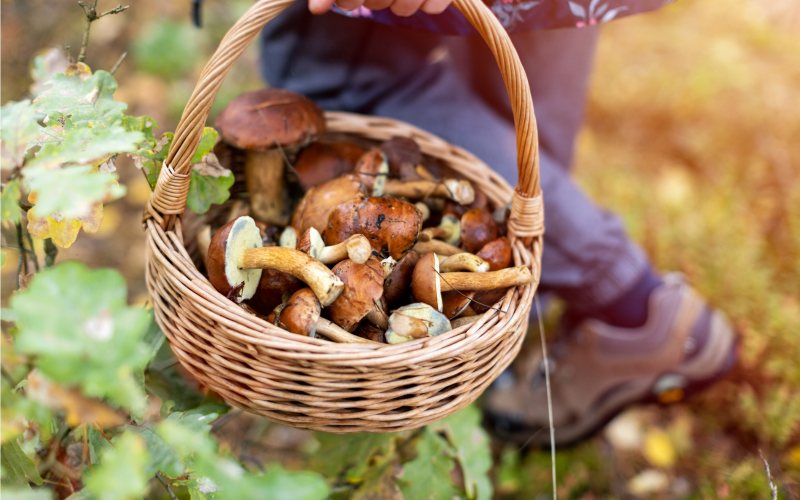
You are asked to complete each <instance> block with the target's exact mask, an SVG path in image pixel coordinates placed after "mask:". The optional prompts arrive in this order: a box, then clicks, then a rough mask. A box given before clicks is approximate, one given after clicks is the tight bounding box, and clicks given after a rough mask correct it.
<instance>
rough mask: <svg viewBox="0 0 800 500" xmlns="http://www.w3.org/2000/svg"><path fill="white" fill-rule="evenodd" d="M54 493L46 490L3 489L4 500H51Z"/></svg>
mask: <svg viewBox="0 0 800 500" xmlns="http://www.w3.org/2000/svg"><path fill="white" fill-rule="evenodd" d="M52 498H53V492H52V491H51V490H48V489H46V488H35V489H31V488H6V487H3V500H51V499H52Z"/></svg>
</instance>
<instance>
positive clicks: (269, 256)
mask: <svg viewBox="0 0 800 500" xmlns="http://www.w3.org/2000/svg"><path fill="white" fill-rule="evenodd" d="M265 268H269V269H275V270H277V271H281V272H284V273H286V274H289V275H291V276H294V277H295V278H297V279H299V280H301V281H303V282H305V283H306V284H307V285H308V286H309V287H311V289H312V290H313V291H314V294H315V295H316V296H317V298H318V299H319V301H320V302H321V303H322V305H324V306H328V305H330V304H331V302H333V301H334V300H336V298H337V297H338V296H339V294H340V293H341V292H342V288H344V284H343V283H342V282H341V280H339V278H337V277H336V275H334V274H333V273H332V272H331V270H330V269H328V268H327V267H325V265H324V264H322V263H321V262H319V261H317V260H315V259H313V258H312V257H310V256H309V255H307V254H305V253H303V252H300V251H299V250H295V249H292V248H282V247H262V246H261V234H260V233H259V231H258V227H256V224H255V221H254V220H253V219H252V218H250V217H247V216H243V217H239V218H238V219H234V220H233V221H231V222H229V223H228V224H225V225H224V226H222V227H221V228H220V229H219V230H217V232H215V233H214V236H212V238H211V244H210V245H209V248H208V279H209V281H211V284H212V285H213V286H214V288H216V289H217V290H218V291H219V292H220V293H223V294H225V295H226V296H230V297H231V298H232V299H233V300H235V301H236V302H241V301H242V300H245V299H249V298H251V297H253V295H255V293H256V289H257V288H258V284H259V281H260V278H261V275H262V269H265Z"/></svg>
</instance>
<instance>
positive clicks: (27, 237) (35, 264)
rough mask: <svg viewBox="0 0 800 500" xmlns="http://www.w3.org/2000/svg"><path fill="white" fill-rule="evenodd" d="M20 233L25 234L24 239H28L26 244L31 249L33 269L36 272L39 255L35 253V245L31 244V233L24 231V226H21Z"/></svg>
mask: <svg viewBox="0 0 800 500" xmlns="http://www.w3.org/2000/svg"><path fill="white" fill-rule="evenodd" d="M22 233H23V234H24V235H25V239H26V240H28V246H29V247H30V249H31V254H32V255H31V260H33V269H34V271H36V272H37V273H38V272H39V256H38V255H36V247H34V246H33V238H31V233H30V232H29V231H26V230H25V228H22Z"/></svg>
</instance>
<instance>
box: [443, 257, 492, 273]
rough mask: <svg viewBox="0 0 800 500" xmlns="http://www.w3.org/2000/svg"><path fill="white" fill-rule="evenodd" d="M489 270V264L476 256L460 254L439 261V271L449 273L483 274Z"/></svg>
mask: <svg viewBox="0 0 800 500" xmlns="http://www.w3.org/2000/svg"><path fill="white" fill-rule="evenodd" d="M488 270H489V263H488V262H486V261H485V260H483V259H481V258H480V257H478V256H477V255H474V254H471V253H468V252H461V253H457V254H455V255H450V256H445V257H442V258H441V259H439V271H441V272H443V273H450V272H455V271H469V272H473V273H485V272H486V271H488Z"/></svg>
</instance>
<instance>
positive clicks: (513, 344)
mask: <svg viewBox="0 0 800 500" xmlns="http://www.w3.org/2000/svg"><path fill="white" fill-rule="evenodd" d="M290 3H291V0H261V1H260V2H258V3H256V4H254V5H253V6H252V7H251V8H250V10H248V11H247V12H246V13H245V14H244V15H243V16H242V18H241V19H240V20H239V21H238V22H237V23H236V24H235V25H234V26H233V28H231V30H230V31H229V32H228V34H227V35H226V36H225V38H224V39H223V40H222V42H221V44H220V47H219V48H218V49H217V52H216V53H215V54H214V56H212V58H211V59H210V61H209V62H208V64H207V65H206V67H205V69H204V70H203V73H202V74H201V77H200V81H199V83H198V84H197V87H196V88H195V91H194V93H193V94H192V96H191V98H190V100H189V102H188V104H187V106H186V108H185V110H184V114H183V117H182V119H181V121H180V123H179V125H178V128H177V130H176V133H175V139H174V142H173V146H172V148H171V150H170V154H169V157H168V158H167V161H166V162H165V165H164V167H163V168H162V171H161V175H160V177H159V180H158V183H157V185H156V188H155V190H154V192H153V195H152V197H151V199H150V201H149V203H148V205H147V207H146V210H145V229H146V233H147V256H146V258H147V267H146V273H147V275H146V278H147V284H148V288H149V291H150V294H151V296H152V299H153V305H154V309H155V315H156V320H157V322H158V324H159V325H160V326H161V328H162V330H163V331H164V333H165V334H166V336H167V338H168V340H169V342H170V345H171V347H172V349H173V351H174V352H175V355H176V357H177V359H178V361H179V362H180V363H181V365H182V366H183V367H185V368H186V369H187V370H188V371H189V372H190V373H191V374H192V375H193V376H194V377H196V378H197V380H198V381H200V382H201V383H202V384H204V385H206V386H208V387H209V388H210V389H211V390H213V391H215V392H216V393H218V394H219V395H220V396H222V397H223V398H224V399H225V401H227V402H228V403H229V404H231V405H232V406H236V407H239V408H242V409H244V410H246V411H249V412H252V413H256V414H260V415H263V416H265V417H267V418H269V419H271V420H273V421H277V422H281V423H284V424H287V425H292V426H295V427H302V428H308V429H314V430H320V431H328V432H356V431H369V432H393V431H400V430H405V429H413V428H417V427H420V426H423V425H426V424H428V423H431V422H434V421H436V420H439V419H441V418H443V417H445V416H447V415H449V414H450V413H453V412H455V411H457V410H459V409H461V408H463V407H464V406H466V405H468V404H469V403H471V402H473V401H474V400H475V399H477V398H478V396H480V394H481V393H482V392H483V391H484V390H485V389H486V388H487V387H488V385H489V384H490V383H491V382H492V381H493V380H494V379H495V378H496V377H497V376H498V375H499V374H500V373H501V372H502V371H503V370H504V369H505V368H506V367H507V366H508V365H509V364H510V363H511V361H512V360H513V359H514V357H515V356H516V354H517V352H518V351H519V348H520V346H521V344H522V340H523V338H524V336H525V332H526V329H527V321H528V314H529V311H530V307H531V302H532V300H533V295H534V292H535V290H536V287H537V285H538V282H539V277H540V262H541V253H542V233H543V227H544V226H543V213H542V198H541V192H540V188H539V176H538V173H539V171H538V161H537V160H538V155H537V147H536V144H537V135H536V124H535V120H534V117H533V106H532V103H531V99H530V90H529V88H528V81H527V78H526V77H525V74H524V71H523V70H522V66H521V64H520V62H519V58H518V57H517V54H516V52H515V51H514V49H513V46H512V45H511V42H510V41H509V39H508V36H507V35H506V33H505V32H504V31H503V29H502V28H501V27H500V25H499V23H497V21H496V19H495V18H494V16H493V15H492V14H491V12H490V11H488V9H487V8H486V7H485V6H483V4H481V3H480V2H479V1H478V0H456V2H455V5H456V7H457V8H459V9H460V10H461V11H462V13H463V14H464V15H465V17H466V18H467V19H468V20H470V21H471V22H472V23H473V25H474V26H475V27H476V29H477V30H478V31H479V33H480V34H481V35H482V36H483V38H484V40H485V41H486V43H487V45H488V46H489V48H490V49H491V50H492V52H493V53H494V54H495V58H496V60H497V62H498V66H499V67H500V70H501V73H502V74H503V77H504V80H505V82H506V88H507V90H508V93H509V97H510V101H511V107H512V110H513V111H514V118H515V126H516V130H517V155H518V166H519V184H518V186H517V188H516V189H512V188H511V187H510V186H509V185H508V184H507V183H506V182H505V181H504V180H503V179H501V178H500V177H499V176H498V175H497V174H496V173H495V172H493V171H492V170H491V169H490V168H489V167H488V166H487V165H485V164H484V163H483V162H481V161H480V160H479V159H477V158H476V157H475V156H474V155H472V154H470V153H468V152H466V151H464V150H463V149H461V148H458V147H456V146H453V145H451V144H449V143H448V142H446V141H444V140H442V139H440V138H438V137H436V136H434V135H432V134H430V133H427V132H425V131H423V130H421V129H419V128H416V127H413V126H411V125H409V124H406V123H403V122H400V121H397V120H392V119H388V118H379V117H367V116H362V115H356V114H350V113H327V114H326V118H327V124H328V129H329V130H330V131H332V132H341V133H347V134H354V135H357V136H360V137H363V138H366V139H371V140H376V141H382V140H386V139H389V138H391V137H392V136H403V137H410V138H413V139H414V140H416V141H417V143H418V144H419V145H420V148H421V149H422V151H423V153H424V154H426V155H428V156H430V157H433V158H436V159H438V160H439V161H441V162H442V163H443V164H444V165H445V166H447V167H449V168H451V169H452V170H454V171H456V172H458V173H459V174H460V175H461V176H462V177H464V178H466V179H468V180H470V181H471V182H472V183H473V185H474V186H475V187H476V188H477V189H479V190H481V191H482V192H483V193H484V194H486V195H487V197H488V198H489V200H491V202H492V203H493V204H494V205H495V206H502V205H505V204H507V203H508V202H509V201H511V204H512V207H511V216H510V221H509V237H510V239H511V241H512V243H513V253H514V262H515V265H524V266H528V267H530V268H531V270H532V273H533V276H534V281H533V283H532V284H530V285H527V286H522V287H517V288H515V289H512V290H510V291H509V292H508V293H507V294H506V295H505V297H504V298H503V299H502V300H501V301H500V302H498V303H497V304H495V307H494V308H493V309H490V310H489V311H488V312H486V313H485V314H484V315H483V316H482V317H481V319H480V320H479V321H477V322H475V323H472V324H470V325H467V326H463V327H460V328H457V329H455V330H452V331H450V332H447V333H444V334H442V335H440V336H437V337H431V338H426V339H418V340H413V341H410V342H406V343H403V344H397V345H389V344H386V345H377V344H374V345H372V344H338V343H334V342H330V341H328V340H325V339H318V338H309V337H303V336H299V335H295V334H292V333H289V332H286V331H284V330H282V329H280V328H278V327H276V326H274V325H271V324H269V323H267V322H266V321H264V320H262V319H260V318H259V317H257V316H255V315H252V314H250V313H247V312H245V311H244V310H243V309H241V308H240V307H239V306H238V305H236V304H234V303H233V302H231V301H229V300H228V299H227V298H225V297H224V296H222V295H221V294H220V293H218V292H217V291H216V290H215V289H214V288H213V287H212V286H211V284H210V283H209V281H208V280H207V279H206V278H205V276H203V275H202V274H201V273H200V272H199V271H198V270H197V268H196V267H195V265H194V262H193V260H192V258H191V256H190V253H189V251H188V250H187V246H189V245H188V242H189V237H187V238H186V240H184V237H185V234H186V232H187V231H185V230H186V229H188V228H184V227H183V226H184V225H185V223H184V221H183V217H182V214H183V211H184V209H185V206H186V195H187V193H188V184H189V173H190V171H191V163H190V161H191V157H192V154H193V152H194V150H195V149H196V147H197V143H198V142H199V138H200V135H201V133H202V128H203V126H204V124H205V122H206V119H207V118H208V113H209V110H210V107H211V104H212V102H213V99H214V96H215V95H216V92H217V90H218V89H219V86H220V85H221V83H222V80H223V78H224V77H225V75H227V73H228V71H229V70H230V67H231V66H232V64H233V63H234V62H235V60H236V59H238V57H239V56H240V54H241V53H242V51H243V50H244V48H245V47H246V46H247V44H249V43H250V42H251V41H252V39H253V38H254V37H255V36H256V35H257V34H258V32H259V31H260V29H261V28H262V27H263V26H264V25H265V24H266V23H267V22H268V21H269V20H270V19H272V18H274V17H275V16H276V15H277V14H278V13H280V12H281V11H282V10H283V9H284V8H286V7H287V6H288V5H289V4H290ZM190 232H191V231H189V233H190ZM189 236H190V237H191V235H189Z"/></svg>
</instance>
